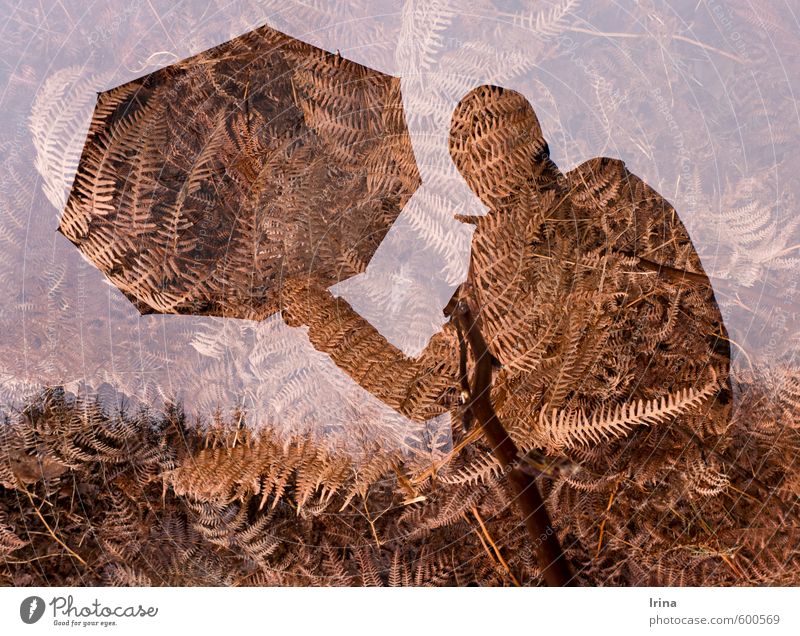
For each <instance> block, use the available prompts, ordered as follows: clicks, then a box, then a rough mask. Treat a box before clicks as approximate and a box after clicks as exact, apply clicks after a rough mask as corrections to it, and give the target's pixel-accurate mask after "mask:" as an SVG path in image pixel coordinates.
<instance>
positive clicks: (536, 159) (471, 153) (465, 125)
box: [449, 85, 557, 209]
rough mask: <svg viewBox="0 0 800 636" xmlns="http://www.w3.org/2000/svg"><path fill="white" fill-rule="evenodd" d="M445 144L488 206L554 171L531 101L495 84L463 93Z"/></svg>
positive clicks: (466, 178) (476, 192) (461, 171)
mask: <svg viewBox="0 0 800 636" xmlns="http://www.w3.org/2000/svg"><path fill="white" fill-rule="evenodd" d="M449 146H450V156H451V157H452V158H453V162H454V163H455V164H456V167H457V168H458V170H459V172H460V173H461V175H462V176H463V177H464V179H465V180H466V182H467V184H468V185H469V187H470V188H471V189H472V191H473V192H474V193H475V194H476V195H477V196H478V197H479V198H480V199H481V201H483V203H484V204H485V205H487V206H488V207H489V208H490V209H491V208H494V207H496V206H497V205H498V204H500V203H501V202H502V201H503V200H506V199H507V198H508V197H509V196H512V195H514V194H516V193H519V192H522V191H524V190H525V189H526V188H528V187H532V186H533V185H534V184H536V183H537V182H540V181H541V180H542V178H543V177H546V176H547V175H550V176H552V177H554V176H556V175H557V168H556V167H555V165H554V164H553V163H552V161H550V156H549V149H548V147H547V142H546V141H545V140H544V137H543V136H542V129H541V127H540V126H539V120H538V119H537V118H536V113H534V112H533V108H532V107H531V105H530V103H529V102H528V100H527V99H525V97H524V96H522V95H521V94H520V93H517V92H516V91H512V90H508V89H505V88H500V87H499V86H490V85H484V86H479V87H478V88H475V89H473V90H471V91H470V92H469V93H467V94H466V95H465V96H464V97H463V99H462V100H461V101H460V102H459V103H458V106H456V109H455V111H454V112H453V118H452V120H451V124H450V141H449ZM545 180H548V179H545Z"/></svg>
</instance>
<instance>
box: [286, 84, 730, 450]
mask: <svg viewBox="0 0 800 636" xmlns="http://www.w3.org/2000/svg"><path fill="white" fill-rule="evenodd" d="M449 149H450V154H451V157H452V159H453V161H454V163H455V165H456V167H457V168H458V170H459V172H460V173H461V175H462V176H463V178H464V179H465V180H466V182H467V184H468V185H469V187H470V188H471V189H472V191H473V192H474V193H475V195H476V196H478V197H479V199H480V200H481V201H482V202H483V203H484V204H485V205H486V207H487V208H488V210H489V212H488V214H487V215H486V216H478V217H461V216H459V217H458V218H459V220H461V221H463V222H468V223H472V224H474V225H475V231H474V234H473V239H472V248H471V260H470V266H469V272H468V275H467V280H466V281H465V283H463V284H462V285H461V286H460V287H459V289H458V290H457V291H456V293H455V295H454V298H453V301H451V305H450V306H451V307H452V305H453V302H456V301H462V302H465V303H467V305H468V306H469V307H470V309H471V315H472V316H474V319H475V320H476V322H477V326H478V328H479V329H480V332H481V333H482V335H483V337H484V338H485V340H486V342H487V344H488V348H489V351H490V353H491V355H492V357H493V364H494V381H493V385H492V394H491V397H492V401H493V403H494V406H495V409H496V411H497V413H498V415H499V417H500V419H501V420H503V421H504V422H508V426H509V427H510V428H509V432H510V434H511V435H512V437H517V438H519V439H522V440H523V441H524V442H525V444H524V446H526V447H530V445H531V442H532V441H533V442H537V443H540V444H542V445H544V446H549V447H556V448H558V447H563V446H564V445H566V446H570V445H574V444H579V443H586V442H587V441H590V440H599V439H601V438H613V437H616V436H619V435H622V434H623V433H625V432H627V431H629V430H630V428H631V426H632V425H633V424H635V423H636V422H637V421H642V422H644V423H652V422H653V421H654V420H653V419H650V420H649V421H648V418H647V417H646V415H643V416H642V417H640V418H639V419H637V417H636V416H634V415H630V414H631V413H633V411H625V410H624V408H625V405H634V406H635V405H636V404H637V402H639V403H641V402H644V403H645V405H646V403H647V402H648V401H652V402H651V405H654V406H653V407H652V408H653V409H658V408H662V409H664V413H665V414H667V415H669V416H676V415H686V416H690V415H691V413H695V412H699V410H698V409H699V408H700V404H701V403H703V404H706V405H707V401H705V398H714V399H713V402H714V403H716V404H721V405H724V404H725V403H726V402H727V401H728V400H729V392H730V387H729V384H728V382H729V380H728V370H729V365H730V350H729V345H728V342H729V341H728V339H727V333H726V331H725V327H724V324H723V321H722V316H721V314H720V311H719V308H718V306H717V303H716V301H715V298H714V293H713V289H712V287H711V284H710V282H709V280H708V277H707V276H706V274H705V272H704V270H703V267H702V264H701V262H700V259H699V257H698V255H697V252H696V250H695V249H694V246H693V245H692V242H691V240H690V238H689V235H688V233H687V232H686V229H685V228H684V226H683V224H682V223H681V221H680V219H679V217H678V214H677V213H676V211H675V210H674V209H673V208H672V206H671V205H670V204H669V203H668V202H667V201H666V200H665V199H664V198H663V197H661V196H660V195H659V194H658V193H657V192H656V191H654V190H653V189H652V188H650V187H649V186H648V185H647V184H645V183H644V182H643V181H642V180H641V179H639V178H638V177H637V176H636V175H634V174H632V173H631V172H629V171H628V170H627V169H626V167H625V165H624V163H623V162H622V161H621V160H618V159H610V158H605V157H604V158H594V159H590V160H589V161H586V162H584V163H583V164H581V165H579V166H578V167H577V168H575V169H574V170H572V171H570V172H568V173H566V174H564V173H562V172H561V171H560V170H559V169H558V167H557V166H556V165H555V163H554V162H553V161H552V160H551V159H550V153H549V148H548V145H547V142H546V141H545V139H544V137H543V134H542V130H541V127H540V125H539V121H538V119H537V117H536V114H535V112H534V110H533V107H532V106H531V105H530V103H529V102H528V100H527V99H526V98H525V97H524V96H523V95H521V94H520V93H517V92H515V91H513V90H509V89H505V88H501V87H498V86H491V85H484V86H480V87H477V88H475V89H473V90H472V91H470V92H469V93H468V94H467V95H466V96H464V98H463V99H462V100H461V101H460V102H459V104H458V105H457V107H456V109H455V111H454V113H453V117H452V121H451V130H450V138H449ZM280 305H281V313H282V316H283V319H284V320H285V322H286V323H287V324H289V325H290V326H306V327H307V328H308V335H309V338H310V340H311V342H312V344H313V345H314V347H315V348H316V349H318V350H319V351H323V352H325V353H327V354H329V355H330V356H331V358H332V359H333V361H334V362H335V363H336V364H337V366H339V367H340V368H341V369H342V370H343V371H344V372H346V373H347V374H348V375H349V376H350V377H352V378H353V379H354V380H355V381H356V382H357V383H358V384H360V385H361V386H362V387H363V388H364V389H366V390H367V391H369V392H370V393H372V394H373V395H374V396H376V397H377V398H378V399H380V400H381V401H383V402H384V403H386V404H387V405H389V406H391V407H392V408H393V409H396V410H397V411H399V412H401V413H403V414H404V415H406V416H407V417H409V418H411V419H413V420H426V419H429V418H431V417H433V416H436V415H438V414H441V413H443V412H445V411H447V410H450V409H452V408H453V407H454V405H456V404H457V403H458V393H459V378H460V356H461V355H462V349H463V347H462V346H461V345H460V341H459V334H458V330H457V328H456V326H455V325H454V323H453V322H450V323H446V324H445V325H444V327H443V329H442V330H441V331H440V332H439V333H437V334H436V335H434V336H433V337H432V338H431V340H430V341H429V343H428V345H427V346H426V348H425V349H424V350H423V351H422V352H421V353H420V355H418V356H416V357H414V358H410V357H407V356H405V355H404V354H403V353H402V352H401V351H400V350H399V349H397V348H396V347H394V346H393V345H391V344H390V343H389V342H387V340H386V339H385V338H384V337H383V336H382V335H381V334H380V333H379V332H378V331H377V330H376V329H375V328H374V327H372V326H371V325H370V324H369V323H368V322H366V321H365V320H364V319H363V318H362V317H361V316H359V315H358V313H357V312H355V311H354V310H353V309H352V307H351V306H350V305H349V304H348V303H347V302H346V301H344V300H342V299H340V298H335V297H333V295H332V294H331V293H330V292H329V291H328V290H327V289H325V288H324V287H322V286H320V285H318V284H315V282H314V280H313V277H311V276H304V277H295V278H293V279H291V280H287V281H285V283H284V285H283V288H282V292H281V301H280ZM687 390H688V391H689V393H687ZM692 391H694V392H692ZM687 395H688V397H687ZM612 405H616V406H617V408H618V409H619V408H620V405H621V406H622V408H623V411H622V413H623V414H625V413H628V414H629V415H630V417H627V416H626V417H627V420H626V421H625V422H622V426H616V425H615V424H614V421H611V420H613V418H610V420H609V418H606V419H607V420H609V422H608V423H607V424H608V425H607V426H606V427H605V428H604V429H603V430H602V431H599V429H598V432H599V433H600V435H597V434H593V433H592V432H590V431H586V430H583V432H582V433H580V432H579V433H577V434H576V432H575V430H565V429H564V427H563V426H562V427H561V431H560V432H559V431H556V430H554V429H553V427H556V428H557V426H556V423H557V421H558V417H556V414H557V413H562V414H563V413H567V414H570V413H572V414H575V413H578V412H580V413H598V412H599V413H601V415H602V414H605V415H608V414H609V413H611V406H612ZM673 407H674V408H673ZM640 410H641V407H640ZM617 412H618V413H619V410H618V411H617ZM545 413H553V414H554V416H553V417H552V418H548V417H544V418H543V417H542V414H545ZM573 416H574V415H573ZM599 419H600V420H603V418H602V417H600V418H599ZM623 419H625V418H623ZM561 421H562V422H563V417H562V420H561ZM584 421H585V422H587V423H588V422H589V419H588V418H585V420H584ZM620 422H621V420H620V421H617V424H619V423H620ZM601 423H602V422H601ZM587 427H588V424H587ZM587 427H584V428H587ZM548 428H549V429H551V430H548ZM567 428H569V427H567Z"/></svg>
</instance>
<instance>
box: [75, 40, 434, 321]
mask: <svg viewBox="0 0 800 636" xmlns="http://www.w3.org/2000/svg"><path fill="white" fill-rule="evenodd" d="M419 185H420V177H419V173H418V170H417V166H416V163H415V160H414V155H413V152H412V149H411V143H410V140H409V136H408V130H407V128H406V123H405V119H404V116H403V107H402V101H401V97H400V80H399V79H398V78H396V77H392V76H389V75H386V74H384V73H381V72H378V71H375V70H372V69H369V68H367V67H364V66H362V65H360V64H356V63H354V62H351V61H349V60H346V59H344V58H342V57H341V56H340V55H339V54H338V53H336V54H332V53H328V52H326V51H323V50H321V49H318V48H316V47H313V46H311V45H309V44H306V43H304V42H300V41H298V40H296V39H294V38H291V37H289V36H287V35H284V34H282V33H279V32H278V31H275V30H274V29H271V28H269V27H266V26H264V27H261V28H258V29H256V30H254V31H251V32H249V33H247V34H245V35H242V36H240V37H238V38H236V39H233V40H230V41H229V42H226V43H225V44H222V45H220V46H217V47H215V48H212V49H209V50H207V51H205V52H203V53H200V54H199V55H196V56H194V57H191V58H188V59H186V60H184V61H182V62H179V63H177V64H174V65H172V66H169V67H166V68H164V69H161V70H159V71H157V72H154V73H151V74H149V75H146V76H144V77H142V78H140V79H137V80H134V81H132V82H129V83H127V84H123V85H122V86H119V87H117V88H114V89H112V90H109V91H106V92H104V93H101V94H99V96H98V99H97V105H96V107H95V111H94V115H93V118H92V123H91V126H90V129H89V133H88V138H87V141H86V144H85V146H84V149H83V154H82V156H81V160H80V163H79V166H78V171H77V175H76V178H75V182H74V184H73V187H72V191H71V193H70V196H69V199H68V201H67V204H66V209H65V211H64V214H63V216H62V219H61V223H60V226H59V231H60V232H61V233H63V234H64V236H66V237H67V238H68V239H69V240H70V241H72V242H73V243H74V244H75V245H77V246H78V248H79V249H80V250H81V252H82V253H83V254H84V255H85V256H86V257H87V258H88V259H89V260H90V261H91V262H92V263H94V264H95V265H96V266H97V267H98V268H99V269H100V270H101V271H102V272H103V273H104V274H105V275H106V276H107V277H108V278H109V279H110V280H111V282H112V283H113V284H114V285H115V286H117V287H118V288H119V289H120V290H121V291H122V292H123V293H124V294H125V295H126V296H127V297H128V298H129V299H130V300H131V301H132V302H133V303H134V304H135V305H136V307H137V308H138V309H139V310H140V311H141V312H142V313H178V314H205V315H217V316H228V317H238V318H247V319H255V320H261V319H263V318H265V317H267V316H269V315H270V314H272V313H274V312H275V311H277V310H278V309H279V307H280V290H281V284H282V281H284V280H286V279H290V278H292V277H294V276H298V275H301V274H302V275H311V276H312V278H313V279H314V281H315V282H317V283H319V284H321V285H324V286H326V287H327V286H330V285H333V284H335V283H337V282H340V281H342V280H346V279H347V278H350V277H351V276H353V275H355V274H358V273H360V272H362V271H364V269H365V268H366V265H367V263H368V262H369V260H370V259H371V257H372V255H373V254H374V252H375V250H376V249H377V247H378V245H379V244H380V243H381V241H382V240H383V238H384V236H385V235H386V233H387V231H388V230H389V228H390V227H391V225H392V223H393V222H394V221H395V219H396V218H397V216H398V214H399V213H400V210H401V209H402V207H403V206H404V205H405V203H406V202H407V201H408V199H409V198H410V197H411V195H412V194H413V193H414V191H415V190H416V189H417V188H418V187H419Z"/></svg>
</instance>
